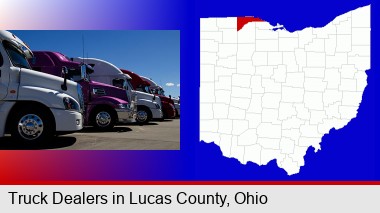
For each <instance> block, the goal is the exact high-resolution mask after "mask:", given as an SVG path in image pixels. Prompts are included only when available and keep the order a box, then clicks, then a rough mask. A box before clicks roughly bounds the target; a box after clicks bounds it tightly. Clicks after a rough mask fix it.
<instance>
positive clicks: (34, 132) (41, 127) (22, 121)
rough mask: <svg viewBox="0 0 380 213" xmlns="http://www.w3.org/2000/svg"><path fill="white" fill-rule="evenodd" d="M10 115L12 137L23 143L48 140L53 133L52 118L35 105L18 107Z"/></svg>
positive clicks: (30, 143) (28, 143)
mask: <svg viewBox="0 0 380 213" xmlns="http://www.w3.org/2000/svg"><path fill="white" fill-rule="evenodd" d="M12 117H13V118H12V120H11V123H10V132H11V135H12V138H13V139H14V140H15V141H18V142H21V143H24V144H25V145H32V144H37V143H46V142H49V140H50V139H52V137H53V135H54V133H55V128H54V126H55V123H54V118H52V117H51V115H50V114H48V113H47V112H46V110H44V109H42V108H39V107H37V106H31V107H30V106H29V107H23V108H21V109H18V110H17V111H15V113H14V114H13V115H12Z"/></svg>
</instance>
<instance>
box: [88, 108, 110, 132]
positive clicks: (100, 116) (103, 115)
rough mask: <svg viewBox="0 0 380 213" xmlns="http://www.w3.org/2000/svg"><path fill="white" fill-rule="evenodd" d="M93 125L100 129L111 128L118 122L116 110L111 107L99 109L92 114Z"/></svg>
mask: <svg viewBox="0 0 380 213" xmlns="http://www.w3.org/2000/svg"><path fill="white" fill-rule="evenodd" d="M91 120H92V123H93V125H94V126H95V127H96V128H97V129H99V130H111V129H112V128H113V127H114V126H115V123H116V116H115V112H113V111H112V110H110V109H104V108H102V109H98V110H96V111H95V113H93V116H92V119H91Z"/></svg>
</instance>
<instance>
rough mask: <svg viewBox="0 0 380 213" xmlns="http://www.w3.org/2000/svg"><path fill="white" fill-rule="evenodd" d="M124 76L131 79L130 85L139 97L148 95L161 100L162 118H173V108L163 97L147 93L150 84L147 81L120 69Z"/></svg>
mask: <svg viewBox="0 0 380 213" xmlns="http://www.w3.org/2000/svg"><path fill="white" fill-rule="evenodd" d="M120 70H121V71H122V72H123V73H124V74H127V75H129V76H131V77H132V80H131V84H132V86H133V88H134V89H135V90H136V91H137V93H138V94H139V95H141V96H143V95H150V96H152V97H156V98H158V99H160V100H161V107H162V118H172V117H173V107H172V106H171V104H170V103H169V102H168V101H167V100H166V98H165V97H164V98H163V99H162V98H161V96H160V95H156V94H151V93H150V91H149V88H150V86H151V85H150V83H149V82H148V81H145V80H144V79H142V78H141V77H140V76H139V75H138V74H136V73H134V72H132V71H130V70H126V69H120Z"/></svg>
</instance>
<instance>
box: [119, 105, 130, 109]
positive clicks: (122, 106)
mask: <svg viewBox="0 0 380 213" xmlns="http://www.w3.org/2000/svg"><path fill="white" fill-rule="evenodd" d="M117 107H118V108H119V109H130V108H131V106H130V105H129V104H118V105H117Z"/></svg>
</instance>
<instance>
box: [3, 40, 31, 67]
mask: <svg viewBox="0 0 380 213" xmlns="http://www.w3.org/2000/svg"><path fill="white" fill-rule="evenodd" d="M3 44H4V48H5V50H6V51H7V53H8V55H9V58H10V59H11V61H12V64H13V66H15V67H19V68H27V69H32V68H31V67H30V65H29V63H28V60H27V59H26V57H25V55H24V52H23V51H22V50H21V49H19V48H18V47H17V46H15V45H14V44H12V43H10V42H8V41H4V42H3Z"/></svg>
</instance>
